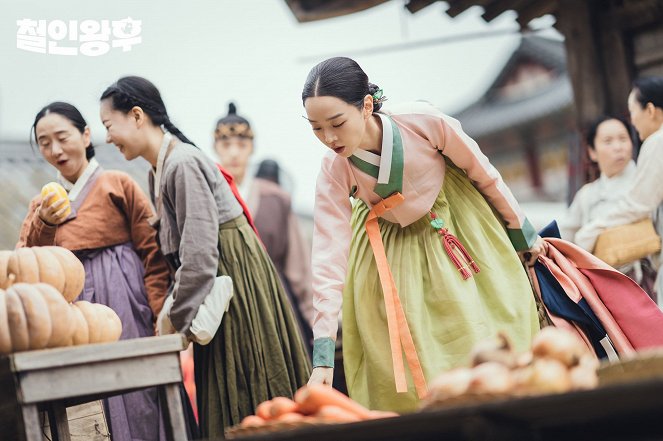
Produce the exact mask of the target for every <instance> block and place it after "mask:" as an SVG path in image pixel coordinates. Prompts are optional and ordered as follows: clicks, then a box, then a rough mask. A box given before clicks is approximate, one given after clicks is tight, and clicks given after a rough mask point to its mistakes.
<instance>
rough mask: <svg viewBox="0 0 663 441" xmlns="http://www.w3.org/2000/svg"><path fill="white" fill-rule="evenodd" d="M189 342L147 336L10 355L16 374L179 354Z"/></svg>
mask: <svg viewBox="0 0 663 441" xmlns="http://www.w3.org/2000/svg"><path fill="white" fill-rule="evenodd" d="M187 346H188V342H187V341H186V338H185V337H184V335H182V334H173V335H164V336H159V337H144V338H136V339H131V340H122V341H118V342H114V343H100V344H91V345H82V346H75V347H67V348H55V349H44V350H40V351H28V352H19V353H16V354H12V355H10V356H9V359H10V360H11V368H12V370H13V371H14V372H25V371H30V370H35V369H51V368H57V367H64V366H72V365H77V364H84V363H97V362H103V361H109V360H120V359H130V358H139V357H145V356H150V355H154V354H164V353H173V352H179V351H182V350H184V349H186V348H187Z"/></svg>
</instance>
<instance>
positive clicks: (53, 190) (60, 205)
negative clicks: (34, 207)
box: [39, 182, 71, 225]
mask: <svg viewBox="0 0 663 441" xmlns="http://www.w3.org/2000/svg"><path fill="white" fill-rule="evenodd" d="M70 213H71V204H70V203H69V198H68V197H67V192H66V191H65V189H64V188H63V187H62V186H61V185H60V184H58V183H55V182H50V183H48V184H46V185H44V186H43V187H42V189H41V205H40V206H39V217H40V218H41V220H42V221H44V222H45V223H47V224H49V225H59V224H61V223H62V222H64V220H65V219H66V218H67V216H69V214H70Z"/></svg>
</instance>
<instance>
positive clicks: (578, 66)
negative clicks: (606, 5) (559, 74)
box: [556, 0, 608, 197]
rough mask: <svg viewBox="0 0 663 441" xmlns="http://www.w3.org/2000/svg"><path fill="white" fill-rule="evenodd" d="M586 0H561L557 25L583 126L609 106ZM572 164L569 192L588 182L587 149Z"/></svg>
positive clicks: (578, 114)
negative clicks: (583, 0) (564, 47)
mask: <svg viewBox="0 0 663 441" xmlns="http://www.w3.org/2000/svg"><path fill="white" fill-rule="evenodd" d="M593 12H594V11H592V10H590V9H589V5H588V4H587V2H579V1H576V0H560V1H559V8H558V10H557V24H556V26H557V28H558V29H559V31H560V32H561V33H562V34H564V37H565V40H564V43H565V46H566V54H567V55H566V58H567V69H568V72H569V78H570V79H571V85H572V86H573V99H574V107H575V111H576V127H577V128H583V127H585V126H586V125H587V124H588V123H589V122H590V121H592V120H594V119H595V118H597V117H598V116H599V115H601V114H603V113H604V112H605V109H606V97H607V95H608V94H607V92H606V86H605V82H606V74H605V72H604V70H603V69H602V64H601V60H600V55H599V51H597V50H596V47H597V46H598V43H597V42H596V40H595V34H594V24H595V22H594V17H593V15H592V14H593ZM569 153H570V154H571V153H575V155H576V156H575V157H572V156H569V161H570V162H571V164H577V165H578V166H577V167H575V168H574V169H573V170H572V171H570V173H569V174H570V176H569V180H570V183H569V195H570V196H571V197H572V196H573V195H575V193H576V191H577V190H578V188H580V187H581V186H582V185H583V184H584V183H585V182H587V177H588V176H587V174H588V167H587V166H588V162H587V159H586V154H585V151H584V149H582V148H580V149H576V150H573V151H571V152H569Z"/></svg>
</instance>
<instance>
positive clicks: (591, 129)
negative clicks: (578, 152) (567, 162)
mask: <svg viewBox="0 0 663 441" xmlns="http://www.w3.org/2000/svg"><path fill="white" fill-rule="evenodd" d="M613 119H614V120H616V121H619V122H620V123H622V125H623V126H624V128H625V129H626V133H628V136H629V138H631V137H632V131H631V125H630V124H629V123H628V122H627V121H626V120H625V119H624V118H621V117H619V116H614V115H601V116H599V117H598V118H596V119H595V120H594V121H592V122H591V123H590V124H589V126H587V133H586V137H585V141H586V142H587V145H588V146H589V147H590V148H592V149H595V148H596V146H595V140H596V133H597V132H598V130H599V126H600V125H601V124H603V123H604V122H606V121H610V120H613Z"/></svg>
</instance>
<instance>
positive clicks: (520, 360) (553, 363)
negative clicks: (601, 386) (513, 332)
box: [422, 326, 599, 408]
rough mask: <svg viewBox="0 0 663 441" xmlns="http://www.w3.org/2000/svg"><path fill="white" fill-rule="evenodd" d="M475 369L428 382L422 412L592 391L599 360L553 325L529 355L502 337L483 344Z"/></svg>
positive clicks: (475, 358)
mask: <svg viewBox="0 0 663 441" xmlns="http://www.w3.org/2000/svg"><path fill="white" fill-rule="evenodd" d="M470 358H471V367H460V368H456V369H452V370H450V371H447V372H444V373H442V374H440V375H439V376H438V377H437V378H435V379H434V380H433V381H432V382H431V383H430V384H429V393H428V396H427V397H426V398H425V399H424V400H423V401H422V407H423V408H430V407H440V406H445V405H450V404H458V403H464V402H468V403H471V402H477V401H485V400H486V399H492V398H504V397H510V396H514V397H517V396H531V395H542V394H553V393H562V392H568V391H571V390H581V389H592V388H595V387H596V386H597V385H598V376H597V373H596V372H597V369H598V367H599V361H598V360H597V358H596V356H595V355H594V354H593V353H592V352H590V350H589V348H588V347H587V345H586V344H585V343H584V342H582V341H581V340H580V339H579V338H578V337H576V336H575V335H573V334H572V333H570V332H568V331H565V330H562V329H560V328H555V327H552V326H549V327H546V328H543V329H542V330H541V331H540V332H539V333H538V334H537V335H536V336H535V337H534V339H533V341H532V348H531V350H530V351H526V352H523V353H520V354H518V353H516V352H514V350H513V347H512V345H511V342H510V341H509V339H508V337H507V336H506V335H505V334H504V333H499V334H498V335H497V336H496V337H495V338H492V339H488V340H484V341H481V342H479V343H478V344H477V345H476V346H475V347H474V348H473V349H472V352H471V356H470Z"/></svg>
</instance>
